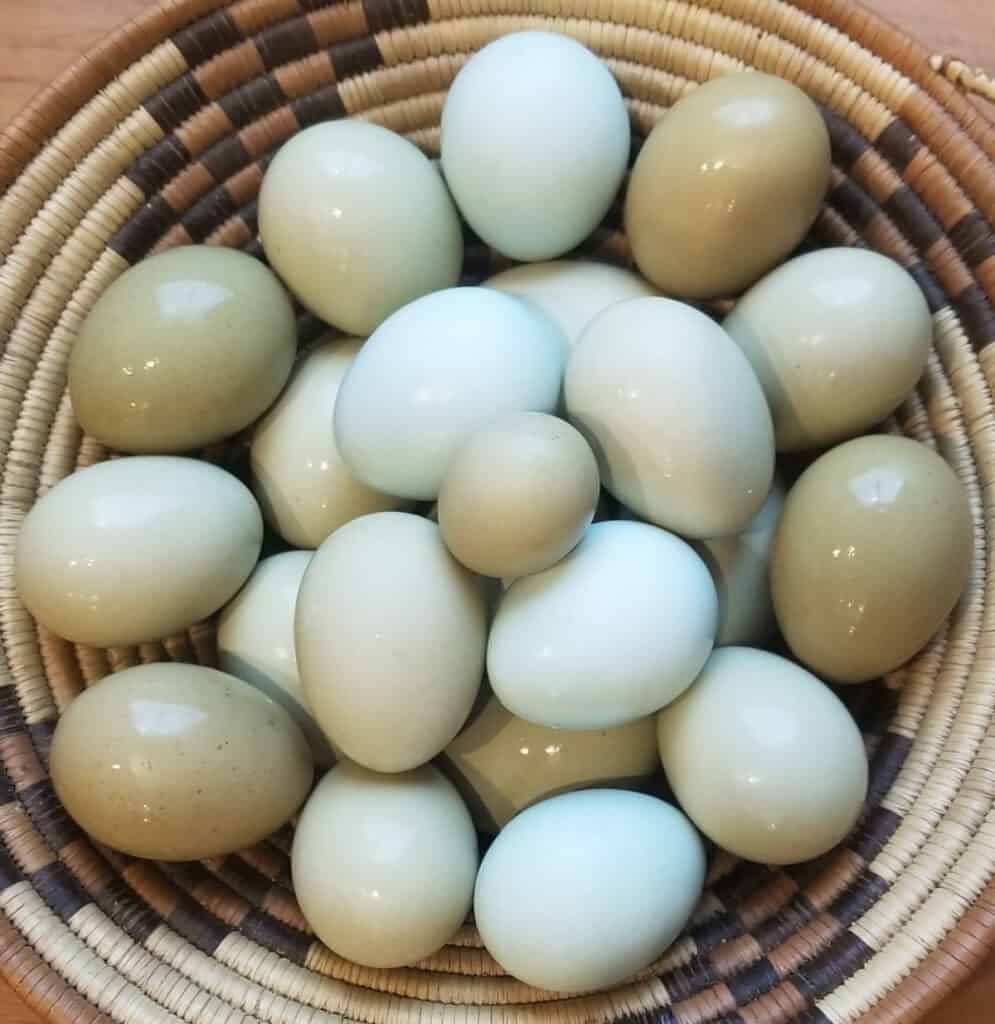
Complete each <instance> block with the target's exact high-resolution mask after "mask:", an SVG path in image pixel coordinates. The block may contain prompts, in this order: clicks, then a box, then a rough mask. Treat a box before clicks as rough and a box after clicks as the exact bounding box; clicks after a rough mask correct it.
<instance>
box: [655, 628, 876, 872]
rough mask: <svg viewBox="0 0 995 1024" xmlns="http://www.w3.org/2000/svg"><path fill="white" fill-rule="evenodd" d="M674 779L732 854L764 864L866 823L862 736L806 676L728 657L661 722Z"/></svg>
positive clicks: (721, 655) (728, 653) (825, 846)
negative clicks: (861, 819) (861, 821)
mask: <svg viewBox="0 0 995 1024" xmlns="http://www.w3.org/2000/svg"><path fill="white" fill-rule="evenodd" d="M659 739H660V757H661V759H662V760H663V767H664V770H665V771H666V773H667V780H668V782H669V783H670V785H671V788H672V789H673V791H674V795H675V796H676V797H677V799H678V801H679V802H680V805H681V807H683V808H684V810H685V812H686V813H687V814H688V815H689V816H690V818H691V820H692V821H693V822H694V823H695V824H696V825H697V826H698V828H700V829H701V831H702V832H704V833H705V835H706V836H708V837H709V839H711V840H713V841H714V842H715V843H717V844H718V845H719V846H721V847H722V848H723V849H724V850H728V851H729V852H730V853H733V854H735V855H736V856H738V857H744V858H746V859H747V860H753V861H758V862H760V863H764V864H795V863H799V862H801V861H806V860H811V859H812V858H813V857H818V856H820V855H821V854H823V853H826V852H827V851H828V850H830V849H832V848H833V847H834V846H836V844H837V843H839V842H840V841H841V840H842V839H843V838H844V837H845V836H846V835H847V834H848V833H849V832H850V830H851V829H852V828H853V826H854V825H855V824H856V823H857V818H858V817H859V815H860V812H861V810H862V808H863V804H864V799H865V797H866V795H867V757H866V755H865V753H864V744H863V740H862V739H861V736H860V730H859V729H858V728H857V725H856V723H855V722H854V720H853V719H852V718H851V717H850V713H849V711H847V709H846V707H845V706H844V705H843V703H842V701H840V700H839V698H838V697H837V696H836V695H835V694H834V693H833V692H832V691H831V690H830V689H829V688H828V687H827V686H825V685H823V683H822V682H820V681H819V680H818V679H817V678H816V677H815V676H813V675H812V674H811V673H809V672H806V671H805V669H803V668H801V667H800V666H798V665H796V664H794V663H793V662H791V661H788V660H787V659H786V658H780V657H778V656H777V655H775V654H768V653H767V652H766V651H757V650H753V649H752V648H748V647H722V648H720V649H719V650H717V651H716V652H715V653H714V654H713V655H712V656H711V658H709V660H708V664H707V665H706V666H705V668H704V670H703V671H702V673H701V675H700V676H699V677H698V679H697V680H695V683H694V685H693V686H692V687H691V688H690V689H689V690H687V691H686V692H685V693H684V695H683V696H682V697H680V698H679V699H678V700H676V701H675V702H674V703H673V704H671V705H670V706H669V707H667V708H664V710H663V711H662V712H661V713H660V717H659Z"/></svg>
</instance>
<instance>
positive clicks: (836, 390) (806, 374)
mask: <svg viewBox="0 0 995 1024" xmlns="http://www.w3.org/2000/svg"><path fill="white" fill-rule="evenodd" d="M723 326H724V327H725V329H726V331H728V333H729V334H730V336H731V337H732V339H733V341H735V342H736V343H737V344H738V345H739V347H740V348H741V349H742V350H743V352H744V353H745V355H746V358H747V359H749V360H750V364H751V365H752V367H753V369H754V371H755V372H756V375H757V377H758V379H759V380H760V384H761V387H763V389H764V394H765V395H766V396H767V403H768V404H769V405H770V410H771V416H772V418H773V420H774V435H775V439H776V442H777V448H778V451H800V450H803V449H806V448H817V447H825V446H828V445H831V444H836V443H837V442H838V441H842V440H844V439H846V438H848V437H854V436H855V435H857V434H859V433H860V432H861V431H864V430H867V429H868V428H869V427H872V426H874V425H875V424H876V423H880V422H881V421H882V420H883V419H885V418H886V417H887V416H889V415H890V414H891V413H892V412H894V411H895V409H896V408H897V407H898V405H899V403H900V402H901V401H902V400H903V399H904V398H905V397H906V396H907V395H908V394H909V392H910V391H911V390H912V389H913V388H914V387H915V385H916V382H917V381H918V380H919V378H920V376H921V375H922V372H923V370H924V369H925V367H926V359H927V358H928V356H929V349H930V344H931V343H932V339H933V321H932V318H931V316H930V312H929V306H928V305H927V304H926V299H925V297H924V296H923V294H922V292H921V291H920V290H919V286H918V285H917V284H916V282H915V280H914V279H913V278H912V276H911V275H910V274H909V273H908V272H907V271H905V270H904V269H902V267H900V266H899V265H898V264H897V263H896V262H895V261H894V260H890V259H888V258H887V257H886V256H881V255H879V254H878V253H876V252H870V251H869V250H867V249H821V250H819V251H817V252H812V253H808V254H807V255H805V256H799V257H798V258H797V259H794V260H790V261H789V262H788V263H785V264H784V266H782V267H779V268H778V269H777V270H775V271H773V272H772V273H770V274H768V275H767V276H766V277H765V278H764V279H763V280H762V281H760V282H759V283H757V284H755V285H754V286H753V287H752V288H751V289H750V290H749V291H748V292H747V293H746V294H745V295H744V296H743V297H742V298H741V299H740V300H739V302H738V303H737V304H736V306H735V308H734V309H733V311H732V313H730V314H729V316H728V317H726V319H725V323H724V324H723Z"/></svg>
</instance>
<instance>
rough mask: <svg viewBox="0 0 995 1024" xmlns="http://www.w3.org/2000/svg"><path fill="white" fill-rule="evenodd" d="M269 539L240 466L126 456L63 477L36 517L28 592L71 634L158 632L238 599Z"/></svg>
mask: <svg viewBox="0 0 995 1024" xmlns="http://www.w3.org/2000/svg"><path fill="white" fill-rule="evenodd" d="M262 539H263V521H262V516H261V515H260V514H259V507H258V506H257V505H256V503H255V501H254V500H253V498H252V494H251V493H250V492H249V490H248V488H247V487H245V486H244V485H243V484H242V483H241V482H240V481H238V480H236V479H235V477H233V476H232V475H231V474H230V473H226V472H225V471H224V470H222V469H218V467H217V466H212V465H211V464H210V463H207V462H199V461H197V460H196V459H185V458H179V457H176V456H171V455H135V456H132V457H131V458H126V459H115V460H113V461H111V462H101V463H98V464H97V465H95V466H90V467H88V468H87V469H82V470H80V471H79V472H77V473H74V474H73V475H72V476H69V477H66V478H65V479H64V480H61V481H60V482H59V483H58V484H56V485H55V487H53V488H52V490H50V491H49V492H48V493H47V494H45V495H44V497H42V498H41V499H40V500H39V501H38V502H37V504H35V505H34V506H33V507H32V508H31V510H30V511H29V512H28V514H27V515H26V516H25V518H24V523H23V525H22V527H21V532H20V535H19V537H18V540H17V553H16V558H15V562H16V579H17V591H18V594H19V596H20V598H21V600H22V601H23V602H24V604H25V606H26V607H27V609H28V611H29V612H31V614H32V615H33V616H34V617H35V618H36V619H37V620H38V621H39V622H40V623H41V624H42V625H43V626H45V627H47V628H48V629H50V630H51V631H52V632H53V633H56V634H57V635H58V636H61V637H63V638H65V639H66V640H72V641H74V642H76V643H81V644H91V645H93V646H94V647H121V646H127V645H130V644H140V643H144V642H146V641H149V640H159V639H162V638H163V637H167V636H171V635H172V634H173V633H177V632H179V631H180V630H183V629H186V628H187V627H188V626H192V625H193V624H194V623H195V622H200V621H201V620H203V619H206V618H207V617H208V616H209V615H211V614H213V613H214V612H216V611H217V610H218V609H219V608H220V607H221V606H222V605H223V604H224V603H225V602H226V601H228V600H229V599H230V598H231V597H232V595H233V594H234V593H235V592H236V591H237V590H238V588H239V587H240V586H241V585H242V584H243V583H244V582H245V580H246V579H247V578H248V576H249V573H250V572H252V569H253V567H254V566H255V564H256V559H257V558H258V557H259V550H260V547H261V545H262Z"/></svg>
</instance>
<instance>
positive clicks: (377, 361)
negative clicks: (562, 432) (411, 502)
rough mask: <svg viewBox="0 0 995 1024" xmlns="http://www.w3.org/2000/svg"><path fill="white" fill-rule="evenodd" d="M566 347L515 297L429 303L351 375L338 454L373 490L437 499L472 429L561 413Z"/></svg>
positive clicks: (412, 308)
mask: <svg viewBox="0 0 995 1024" xmlns="http://www.w3.org/2000/svg"><path fill="white" fill-rule="evenodd" d="M567 345H568V343H567V341H566V339H565V338H564V337H563V335H562V333H561V332H560V331H559V329H558V328H557V327H556V325H555V324H553V323H552V321H550V320H549V319H548V318H547V317H545V316H544V315H543V314H542V313H540V312H538V311H536V310H534V309H532V308H531V307H529V306H527V305H526V304H525V303H524V302H522V301H521V300H520V299H516V298H514V297H513V296H510V295H502V294H501V293H500V292H496V291H493V290H492V289H490V288H452V289H449V290H446V291H441V292H436V293H435V294H434V295H427V296H425V298H423V299H419V300H418V301H417V302H412V303H411V304H410V305H408V306H405V307H404V309H402V310H399V311H398V312H397V313H395V314H394V315H393V316H392V317H390V319H389V320H387V321H386V323H384V324H383V325H382V326H381V327H380V328H379V329H378V330H377V331H376V332H375V333H374V334H373V336H372V337H371V338H370V339H369V340H368V341H367V342H366V344H365V345H364V346H363V347H362V349H360V351H359V353H358V354H357V355H356V358H355V360H354V361H353V363H352V365H351V366H350V367H349V370H348V372H347V373H346V376H345V379H344V380H343V381H342V385H341V387H340V389H339V394H338V400H337V402H336V404H335V437H336V440H337V443H338V447H339V451H340V452H341V453H342V457H343V458H344V459H345V461H346V462H347V463H348V465H349V467H350V468H351V469H352V471H353V473H355V474H356V476H357V477H359V479H361V480H363V481H365V482H366V483H367V484H368V485H369V486H370V487H375V488H377V489H378V490H381V491H384V492H386V493H387V494H395V495H398V496H400V497H403V498H414V499H417V500H419V501H432V500H434V499H435V498H436V497H437V496H438V493H439V485H440V484H441V483H442V475H443V473H444V472H445V469H446V466H447V465H448V464H449V460H450V459H451V458H452V457H453V454H454V453H455V451H456V449H457V447H458V446H459V445H460V444H461V443H462V442H463V441H465V440H466V439H467V438H468V437H469V436H470V435H471V434H472V433H473V432H474V431H475V430H477V429H478V428H480V427H482V426H484V425H485V424H486V423H488V422H489V421H491V420H493V419H496V418H497V417H498V416H501V415H503V414H505V413H511V412H525V411H534V412H551V411H553V409H555V408H556V406H557V403H558V401H559V397H560V390H561V384H562V379H563V366H564V362H565V359H566V350H567Z"/></svg>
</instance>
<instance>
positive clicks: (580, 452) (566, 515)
mask: <svg viewBox="0 0 995 1024" xmlns="http://www.w3.org/2000/svg"><path fill="white" fill-rule="evenodd" d="M600 493H601V482H600V479H599V477H598V463H597V461H596V460H595V458H594V455H593V453H592V452H591V449H590V446H589V445H588V443H587V442H586V441H585V440H584V438H583V437H581V435H580V434H579V433H578V432H577V431H576V430H575V429H574V428H573V427H572V426H570V424H569V423H565V422H564V421H563V420H560V419H557V418H556V417H555V416H548V415H546V414H545V413H539V412H520V413H513V414H511V415H510V416H504V417H501V418H500V419H497V420H494V421H493V422H492V423H490V424H488V425H487V426H485V427H483V428H482V429H481V430H479V431H477V432H476V433H475V434H472V435H471V436H470V437H469V438H468V439H467V440H466V441H465V442H464V443H463V444H462V445H460V447H459V448H457V449H456V453H455V454H454V455H453V458H452V460H451V461H450V463H449V466H448V468H447V469H446V473H445V476H444V477H443V478H442V487H441V489H440V491H439V527H440V528H441V530H442V538H443V540H444V541H445V542H446V545H447V547H448V548H449V550H450V551H451V552H452V553H453V554H454V555H455V556H456V558H458V559H459V560H460V561H461V562H462V563H463V564H464V565H465V566H467V568H469V569H472V570H473V571H474V572H477V573H480V574H482V575H484V576H494V577H497V578H501V577H506V576H528V575H529V574H530V573H534V572H540V571H541V570H542V569H548V568H549V567H550V566H551V565H553V564H555V563H556V562H558V561H559V560H560V559H561V558H562V557H563V556H564V555H565V554H566V553H567V552H568V551H570V550H571V549H572V548H573V547H575V546H576V544H577V542H578V541H579V540H580V538H581V536H582V535H583V533H584V530H585V529H586V528H587V527H588V526H589V525H590V524H591V520H592V519H593V518H594V510H595V507H596V506H597V504H598V497H599V495H600Z"/></svg>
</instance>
